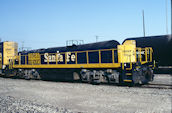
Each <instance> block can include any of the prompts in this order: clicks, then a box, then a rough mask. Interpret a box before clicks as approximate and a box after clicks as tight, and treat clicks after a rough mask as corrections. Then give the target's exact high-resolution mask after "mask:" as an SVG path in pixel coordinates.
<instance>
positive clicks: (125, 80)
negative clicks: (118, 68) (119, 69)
mask: <svg viewBox="0 0 172 113" xmlns="http://www.w3.org/2000/svg"><path fill="white" fill-rule="evenodd" d="M124 82H132V80H124Z"/></svg>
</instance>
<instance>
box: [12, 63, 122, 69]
mask: <svg viewBox="0 0 172 113" xmlns="http://www.w3.org/2000/svg"><path fill="white" fill-rule="evenodd" d="M119 67H120V63H101V64H41V65H13V68H119Z"/></svg>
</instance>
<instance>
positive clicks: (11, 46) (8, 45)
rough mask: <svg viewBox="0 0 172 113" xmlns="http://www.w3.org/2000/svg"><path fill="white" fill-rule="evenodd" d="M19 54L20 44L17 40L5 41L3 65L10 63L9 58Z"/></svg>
mask: <svg viewBox="0 0 172 113" xmlns="http://www.w3.org/2000/svg"><path fill="white" fill-rule="evenodd" d="M17 54H18V44H17V43H15V42H4V43H3V65H9V59H14V58H15V56H17Z"/></svg>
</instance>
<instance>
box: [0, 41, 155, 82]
mask: <svg viewBox="0 0 172 113" xmlns="http://www.w3.org/2000/svg"><path fill="white" fill-rule="evenodd" d="M17 50H18V46H17V43H15V42H1V43H0V64H1V65H0V70H1V72H0V73H1V75H2V76H6V77H14V78H16V77H17V78H24V79H41V80H53V81H54V80H55V81H76V80H79V81H82V82H88V83H92V84H100V83H104V82H107V83H117V84H145V83H148V82H149V81H152V80H153V77H154V75H153V69H154V60H153V55H152V54H153V49H152V48H151V47H145V48H140V47H136V41H135V40H126V41H125V42H124V43H123V44H121V45H120V44H119V42H117V41H115V40H110V41H103V42H96V43H89V44H82V45H71V46H66V47H55V48H47V49H37V50H30V51H22V52H18V51H17Z"/></svg>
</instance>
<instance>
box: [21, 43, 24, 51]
mask: <svg viewBox="0 0 172 113" xmlns="http://www.w3.org/2000/svg"><path fill="white" fill-rule="evenodd" d="M21 49H22V51H23V50H24V41H22V47H21Z"/></svg>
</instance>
